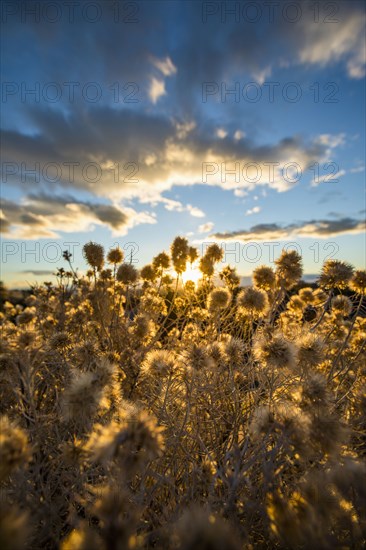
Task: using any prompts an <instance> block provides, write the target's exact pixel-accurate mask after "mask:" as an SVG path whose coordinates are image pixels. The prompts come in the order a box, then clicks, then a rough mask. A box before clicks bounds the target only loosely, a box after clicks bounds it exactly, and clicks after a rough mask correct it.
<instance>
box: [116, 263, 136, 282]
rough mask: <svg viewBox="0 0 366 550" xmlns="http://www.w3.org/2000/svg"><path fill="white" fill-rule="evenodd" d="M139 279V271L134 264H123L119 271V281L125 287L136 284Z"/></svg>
mask: <svg viewBox="0 0 366 550" xmlns="http://www.w3.org/2000/svg"><path fill="white" fill-rule="evenodd" d="M137 279H138V271H137V269H136V268H135V267H134V266H133V265H132V264H122V265H120V266H119V268H118V270H117V281H120V282H121V283H123V284H124V285H131V284H134V283H136V281H137Z"/></svg>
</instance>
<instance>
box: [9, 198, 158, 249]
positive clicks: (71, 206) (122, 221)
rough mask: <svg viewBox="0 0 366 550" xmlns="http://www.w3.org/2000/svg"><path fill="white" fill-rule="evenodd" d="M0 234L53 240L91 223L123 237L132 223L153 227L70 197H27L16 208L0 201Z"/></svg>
mask: <svg viewBox="0 0 366 550" xmlns="http://www.w3.org/2000/svg"><path fill="white" fill-rule="evenodd" d="M2 216H3V217H2V219H1V222H2V225H1V232H2V233H4V234H6V235H9V236H13V237H15V238H18V237H19V238H24V239H32V238H47V237H57V236H58V235H57V232H58V231H66V232H72V231H87V230H88V229H90V227H91V226H92V225H93V224H95V223H100V224H105V225H106V226H107V227H109V228H110V229H111V230H112V231H113V232H114V233H118V234H125V233H126V232H127V230H128V228H129V227H132V226H133V225H135V224H136V223H154V222H155V220H154V218H152V217H151V216H149V215H148V214H146V213H138V212H135V211H134V210H133V209H131V208H125V209H122V208H121V207H119V206H117V205H108V204H101V203H91V202H87V201H81V200H77V199H73V198H71V197H69V196H68V197H67V196H66V197H51V196H49V195H45V194H40V195H35V194H33V195H30V196H28V197H27V198H26V199H24V200H23V201H22V202H21V203H20V204H17V203H15V202H13V201H8V200H6V199H5V200H4V201H3V204H2Z"/></svg>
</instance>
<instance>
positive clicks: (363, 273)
mask: <svg viewBox="0 0 366 550" xmlns="http://www.w3.org/2000/svg"><path fill="white" fill-rule="evenodd" d="M350 287H351V289H352V290H353V291H354V292H357V294H365V292H366V270H365V269H358V270H357V271H355V273H354V275H353V277H352V280H351V282H350Z"/></svg>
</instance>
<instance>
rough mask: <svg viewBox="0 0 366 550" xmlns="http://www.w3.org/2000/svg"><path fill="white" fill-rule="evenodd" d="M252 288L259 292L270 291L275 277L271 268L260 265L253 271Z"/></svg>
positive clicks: (274, 282)
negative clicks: (259, 290) (257, 289)
mask: <svg viewBox="0 0 366 550" xmlns="http://www.w3.org/2000/svg"><path fill="white" fill-rule="evenodd" d="M253 283H254V286H255V287H257V288H260V289H261V290H272V289H273V287H274V286H275V284H276V275H275V272H274V271H273V269H272V268H271V267H268V266H266V265H261V266H259V267H256V268H255V269H254V271H253Z"/></svg>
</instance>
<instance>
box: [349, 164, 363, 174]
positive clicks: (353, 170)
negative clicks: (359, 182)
mask: <svg viewBox="0 0 366 550" xmlns="http://www.w3.org/2000/svg"><path fill="white" fill-rule="evenodd" d="M364 171H365V167H364V166H355V167H354V168H351V170H350V172H351V174H359V173H360V172H364Z"/></svg>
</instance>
